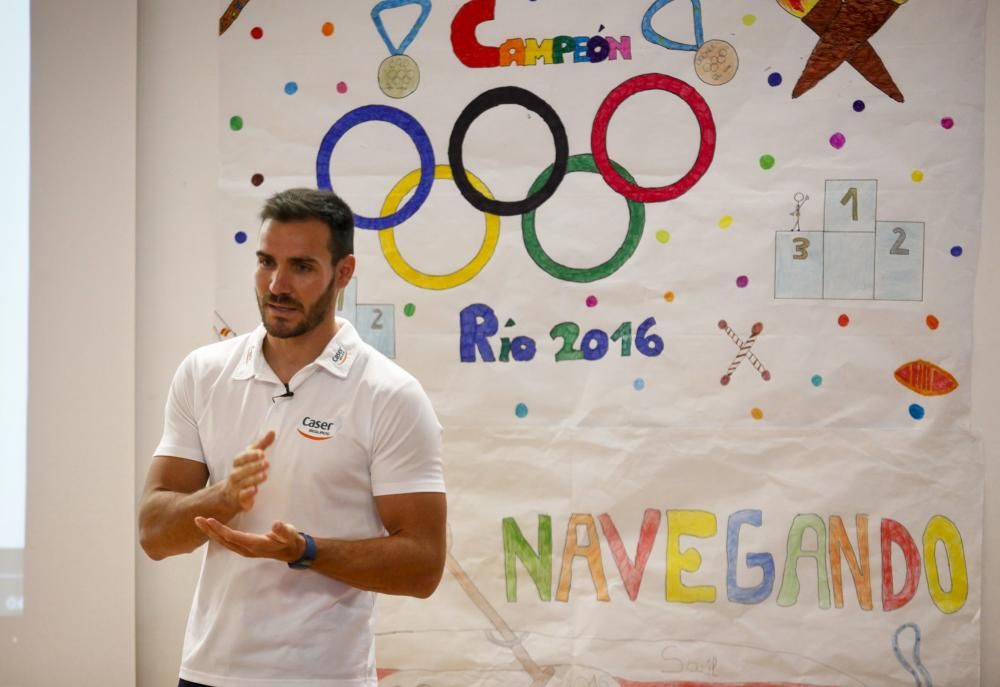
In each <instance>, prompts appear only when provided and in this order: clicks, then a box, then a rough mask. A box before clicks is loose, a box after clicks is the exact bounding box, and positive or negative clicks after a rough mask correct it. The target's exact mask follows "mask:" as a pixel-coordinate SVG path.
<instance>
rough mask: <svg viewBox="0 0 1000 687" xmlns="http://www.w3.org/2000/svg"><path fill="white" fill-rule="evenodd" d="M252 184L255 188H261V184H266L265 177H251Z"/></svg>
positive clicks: (257, 175)
mask: <svg viewBox="0 0 1000 687" xmlns="http://www.w3.org/2000/svg"><path fill="white" fill-rule="evenodd" d="M250 183H251V184H253V185H254V186H260V185H261V184H263V183H264V175H263V174H254V175H253V176H252V177H250Z"/></svg>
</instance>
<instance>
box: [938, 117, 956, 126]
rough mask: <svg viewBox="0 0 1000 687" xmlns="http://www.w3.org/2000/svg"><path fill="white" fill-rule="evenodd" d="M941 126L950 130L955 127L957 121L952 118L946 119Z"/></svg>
mask: <svg viewBox="0 0 1000 687" xmlns="http://www.w3.org/2000/svg"><path fill="white" fill-rule="evenodd" d="M941 126H942V127H944V128H945V129H950V128H951V127H953V126H955V120H954V119H952V118H951V117H944V118H943V119H942V120H941Z"/></svg>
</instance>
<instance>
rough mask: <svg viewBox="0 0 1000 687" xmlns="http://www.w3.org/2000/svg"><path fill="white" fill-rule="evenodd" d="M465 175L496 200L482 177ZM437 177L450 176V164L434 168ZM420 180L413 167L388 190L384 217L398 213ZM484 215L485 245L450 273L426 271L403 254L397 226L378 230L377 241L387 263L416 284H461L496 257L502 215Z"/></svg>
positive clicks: (427, 286)
mask: <svg viewBox="0 0 1000 687" xmlns="http://www.w3.org/2000/svg"><path fill="white" fill-rule="evenodd" d="M466 176H467V177H468V178H469V181H471V182H472V186H473V187H474V188H475V189H476V190H477V191H479V192H480V193H482V194H483V195H484V196H486V197H487V198H489V199H491V200H492V199H493V195H492V194H491V193H490V190H489V189H488V188H486V184H484V183H483V182H482V181H480V180H479V178H477V177H476V176H475V175H474V174H472V173H471V172H469V171H466ZM434 178H435V179H451V178H452V176H451V166H450V165H437V166H436V167H435V168H434ZM419 181H420V170H419V169H415V170H413V171H412V172H410V173H409V174H407V175H406V176H405V177H403V178H402V179H400V180H399V183H397V184H396V185H395V186H394V187H393V188H392V190H391V191H389V195H388V196H386V197H385V203H384V204H383V205H382V215H381V216H382V217H387V216H389V215H391V214H393V213H394V212H396V209H397V208H398V207H399V203H400V202H401V201H402V200H403V198H405V197H406V195H407V194H408V193H409V192H410V191H412V190H413V189H414V188H415V187H416V186H417V183H419ZM483 214H484V216H485V217H486V235H485V236H484V237H483V245H482V246H481V247H480V248H479V252H478V253H476V256H475V257H474V258H472V260H471V261H470V262H469V263H468V264H466V265H465V266H464V267H461V268H459V269H458V270H456V271H454V272H452V273H451V274H426V273H424V272H421V271H420V270H418V269H416V268H414V267H413V266H412V265H410V263H408V262H406V260H405V259H404V258H403V256H402V255H401V254H400V252H399V248H398V247H397V246H396V235H395V233H394V231H395V227H386V228H385V229H382V230H381V231H379V232H378V241H379V245H381V246H382V255H384V256H385V259H386V262H388V263H389V266H390V267H392V269H393V271H394V272H395V273H396V274H398V275H399V276H400V277H402V278H403V279H405V280H406V281H408V282H409V283H411V284H413V285H414V286H419V287H420V288H422V289H434V290H439V291H440V290H443V289H451V288H454V287H456V286H460V285H462V284H464V283H465V282H467V281H469V280H470V279H472V278H473V277H474V276H476V275H477V274H479V272H480V271H481V270H482V269H483V267H485V266H486V263H488V262H489V261H490V258H492V257H493V253H494V252H495V251H496V248H497V242H498V241H499V240H500V217H499V215H491V214H490V213H488V212H487V213H483Z"/></svg>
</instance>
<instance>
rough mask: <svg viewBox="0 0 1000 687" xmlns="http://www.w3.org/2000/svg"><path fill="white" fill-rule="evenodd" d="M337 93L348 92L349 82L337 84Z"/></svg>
mask: <svg viewBox="0 0 1000 687" xmlns="http://www.w3.org/2000/svg"><path fill="white" fill-rule="evenodd" d="M337 93H347V84H346V83H345V82H343V81H341V82H339V83H338V84H337Z"/></svg>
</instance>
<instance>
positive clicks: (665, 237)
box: [656, 229, 670, 243]
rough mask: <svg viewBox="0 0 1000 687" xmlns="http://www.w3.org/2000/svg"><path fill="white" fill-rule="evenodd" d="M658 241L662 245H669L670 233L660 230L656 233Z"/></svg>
mask: <svg viewBox="0 0 1000 687" xmlns="http://www.w3.org/2000/svg"><path fill="white" fill-rule="evenodd" d="M656 240H657V241H659V242H660V243H669V242H670V232H669V231H667V230H666V229H660V230H659V231H658V232H656Z"/></svg>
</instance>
